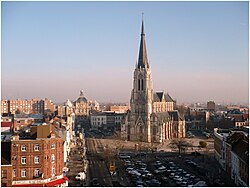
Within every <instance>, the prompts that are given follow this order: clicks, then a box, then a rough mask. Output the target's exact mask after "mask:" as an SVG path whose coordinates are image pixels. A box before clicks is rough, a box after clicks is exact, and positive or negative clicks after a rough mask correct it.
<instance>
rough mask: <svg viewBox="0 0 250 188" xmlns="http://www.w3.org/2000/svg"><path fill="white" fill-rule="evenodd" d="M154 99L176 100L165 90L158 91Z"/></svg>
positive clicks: (161, 100) (157, 100)
mask: <svg viewBox="0 0 250 188" xmlns="http://www.w3.org/2000/svg"><path fill="white" fill-rule="evenodd" d="M153 101H154V102H164V101H165V102H174V100H173V99H172V97H170V95H169V94H168V93H167V94H166V93H164V92H156V93H154V94H153Z"/></svg>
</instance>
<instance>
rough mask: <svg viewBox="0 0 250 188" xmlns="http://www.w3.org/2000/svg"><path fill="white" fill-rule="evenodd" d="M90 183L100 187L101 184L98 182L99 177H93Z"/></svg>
mask: <svg viewBox="0 0 250 188" xmlns="http://www.w3.org/2000/svg"><path fill="white" fill-rule="evenodd" d="M90 185H91V186H94V187H98V186H100V183H99V182H98V179H97V178H93V179H92V180H91V181H90Z"/></svg>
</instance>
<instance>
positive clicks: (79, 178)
mask: <svg viewBox="0 0 250 188" xmlns="http://www.w3.org/2000/svg"><path fill="white" fill-rule="evenodd" d="M75 179H76V180H85V179H86V174H85V172H79V173H78V174H77V176H76V177H75Z"/></svg>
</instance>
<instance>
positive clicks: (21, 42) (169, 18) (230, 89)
mask: <svg viewBox="0 0 250 188" xmlns="http://www.w3.org/2000/svg"><path fill="white" fill-rule="evenodd" d="M248 7H249V6H248V2H167V1H166V2H4V1H2V2H1V97H2V99H17V98H21V99H31V98H39V99H41V98H45V97H47V98H50V99H52V101H54V102H64V101H66V100H67V99H70V100H73V101H74V100H76V99H77V98H78V96H79V94H80V90H83V91H84V94H85V97H86V98H87V99H89V100H97V101H98V102H126V103H129V100H130V94H131V89H132V81H133V71H134V68H135V63H136V61H137V59H138V51H139V42H140V30H141V21H142V12H143V13H144V28H145V34H146V44H147V52H148V59H149V63H150V66H151V71H152V78H153V88H154V92H156V91H164V92H168V93H169V94H170V95H171V96H172V98H174V99H176V100H177V103H178V104H180V103H184V102H190V103H191V102H206V101H209V100H213V101H215V102H216V103H237V104H238V103H248V101H249V100H248V97H249V47H248V42H249V38H248V37H249V20H248V19H249V16H248V14H249V13H248V11H249V10H248Z"/></svg>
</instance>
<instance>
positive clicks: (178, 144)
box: [169, 139, 193, 155]
mask: <svg viewBox="0 0 250 188" xmlns="http://www.w3.org/2000/svg"><path fill="white" fill-rule="evenodd" d="M169 146H170V147H171V148H178V151H179V155H181V152H182V151H185V150H186V149H187V148H188V147H193V145H192V144H190V143H188V142H187V141H185V140H183V139H174V140H172V141H171V142H170V144H169Z"/></svg>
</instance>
